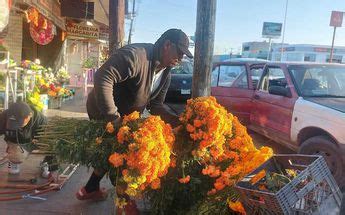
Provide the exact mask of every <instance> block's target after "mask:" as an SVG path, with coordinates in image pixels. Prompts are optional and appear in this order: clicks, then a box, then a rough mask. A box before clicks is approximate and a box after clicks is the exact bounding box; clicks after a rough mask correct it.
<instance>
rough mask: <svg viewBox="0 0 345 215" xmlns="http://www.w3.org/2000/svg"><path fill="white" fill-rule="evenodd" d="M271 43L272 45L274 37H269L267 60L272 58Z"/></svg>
mask: <svg viewBox="0 0 345 215" xmlns="http://www.w3.org/2000/svg"><path fill="white" fill-rule="evenodd" d="M271 45H272V38H269V39H268V53H267V60H269V59H270V54H271Z"/></svg>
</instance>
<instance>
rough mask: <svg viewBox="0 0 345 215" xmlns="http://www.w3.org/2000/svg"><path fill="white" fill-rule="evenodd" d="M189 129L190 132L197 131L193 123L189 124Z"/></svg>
mask: <svg viewBox="0 0 345 215" xmlns="http://www.w3.org/2000/svg"><path fill="white" fill-rule="evenodd" d="M187 131H188V132H190V133H192V132H194V131H195V128H194V126H193V125H191V124H187Z"/></svg>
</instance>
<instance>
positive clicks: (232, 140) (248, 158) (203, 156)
mask: <svg viewBox="0 0 345 215" xmlns="http://www.w3.org/2000/svg"><path fill="white" fill-rule="evenodd" d="M180 121H181V123H182V127H180V129H179V130H180V132H182V133H183V132H187V134H188V141H186V142H188V143H187V144H192V146H193V147H192V149H191V151H190V153H191V155H192V157H193V158H194V159H195V160H197V161H198V162H199V163H200V164H201V165H202V166H203V169H202V174H203V175H208V176H209V177H210V178H211V179H212V180H213V188H211V189H210V190H209V191H208V195H213V194H216V193H217V192H219V191H222V190H223V189H224V188H226V187H231V186H233V185H234V184H235V183H236V182H237V181H238V180H239V179H241V178H243V177H244V176H245V175H247V174H248V173H250V172H251V171H253V170H254V169H255V168H257V167H258V166H260V165H261V164H262V163H263V162H265V161H266V160H268V159H269V158H270V157H271V156H272V154H273V151H272V149H271V148H268V147H261V148H260V149H257V148H256V147H255V146H254V144H253V141H252V138H251V137H250V136H249V135H248V133H247V130H246V127H244V126H243V125H242V124H241V123H240V122H239V120H238V119H237V117H235V116H233V115H232V114H231V113H228V112H227V111H226V109H225V108H224V107H222V106H221V105H219V104H218V103H217V101H216V99H215V98H214V97H199V98H196V99H190V100H188V101H187V106H186V110H185V112H184V113H183V114H182V115H181V116H180ZM185 174H187V173H185V171H184V175H185ZM188 177H189V179H190V180H193V175H188ZM194 177H198V176H197V175H196V176H194ZM232 205H238V204H229V206H232ZM232 209H233V210H237V208H235V207H233V208H232Z"/></svg>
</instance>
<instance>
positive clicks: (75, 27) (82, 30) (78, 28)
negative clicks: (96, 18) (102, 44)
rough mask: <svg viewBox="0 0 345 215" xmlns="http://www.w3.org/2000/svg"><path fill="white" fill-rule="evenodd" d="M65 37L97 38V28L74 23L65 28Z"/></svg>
mask: <svg viewBox="0 0 345 215" xmlns="http://www.w3.org/2000/svg"><path fill="white" fill-rule="evenodd" d="M66 30H67V35H68V36H75V37H83V38H92V39H98V38H99V28H98V27H95V26H87V25H80V24H76V23H70V24H68V25H67V26H66Z"/></svg>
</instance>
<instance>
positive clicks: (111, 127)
mask: <svg viewBox="0 0 345 215" xmlns="http://www.w3.org/2000/svg"><path fill="white" fill-rule="evenodd" d="M105 130H106V131H107V132H108V133H109V134H111V133H113V132H114V131H115V129H114V126H113V124H112V123H111V122H108V123H107V126H106V127H105Z"/></svg>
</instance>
